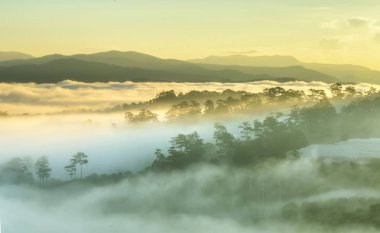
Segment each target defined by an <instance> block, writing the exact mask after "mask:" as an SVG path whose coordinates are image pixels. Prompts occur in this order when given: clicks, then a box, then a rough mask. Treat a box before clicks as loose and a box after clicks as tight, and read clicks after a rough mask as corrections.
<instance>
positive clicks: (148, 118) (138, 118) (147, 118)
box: [125, 109, 158, 123]
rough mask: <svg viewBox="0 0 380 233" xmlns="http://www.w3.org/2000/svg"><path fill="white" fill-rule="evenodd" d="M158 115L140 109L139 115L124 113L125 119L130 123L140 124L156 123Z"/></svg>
mask: <svg viewBox="0 0 380 233" xmlns="http://www.w3.org/2000/svg"><path fill="white" fill-rule="evenodd" d="M157 117H158V115H157V114H156V113H153V112H152V111H150V110H147V109H141V110H140V111H139V113H137V114H133V113H131V112H126V113H125V119H126V120H128V121H129V122H131V123H141V122H157V121H158V119H157Z"/></svg>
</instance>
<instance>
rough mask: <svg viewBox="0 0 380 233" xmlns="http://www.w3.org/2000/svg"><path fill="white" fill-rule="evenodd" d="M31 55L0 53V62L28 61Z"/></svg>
mask: <svg viewBox="0 0 380 233" xmlns="http://www.w3.org/2000/svg"><path fill="white" fill-rule="evenodd" d="M30 58H33V56H32V55H29V54H25V53H20V52H0V61H9V60H16V59H17V60H18V59H30Z"/></svg>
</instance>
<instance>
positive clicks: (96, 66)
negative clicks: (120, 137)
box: [0, 58, 289, 83]
mask: <svg viewBox="0 0 380 233" xmlns="http://www.w3.org/2000/svg"><path fill="white" fill-rule="evenodd" d="M67 79H70V80H76V81H81V82H110V81H114V82H124V81H134V82H205V81H207V82H248V81H257V80H267V79H269V80H278V81H281V79H280V78H276V77H272V76H269V75H251V74H245V73H242V72H239V71H234V70H223V71H210V72H208V73H207V74H204V75H198V74H186V73H176V72H171V71H165V70H151V69H142V68H136V67H122V66H116V65H110V64H104V63H99V62H89V61H84V60H80V59H74V58H63V59H62V58H61V59H57V60H53V61H49V62H46V63H43V64H23V65H14V66H3V67H0V82H35V83H56V82H60V81H63V80H67ZM284 81H289V78H285V80H284Z"/></svg>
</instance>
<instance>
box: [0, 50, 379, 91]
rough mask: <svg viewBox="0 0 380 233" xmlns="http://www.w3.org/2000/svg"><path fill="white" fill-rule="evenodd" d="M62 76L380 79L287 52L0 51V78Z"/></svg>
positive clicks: (164, 79)
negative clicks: (174, 55) (192, 55)
mask: <svg viewBox="0 0 380 233" xmlns="http://www.w3.org/2000/svg"><path fill="white" fill-rule="evenodd" d="M2 54H3V55H2ZM6 54H8V56H6ZM2 57H3V58H4V59H1V58H2ZM7 57H8V58H7ZM67 79H70V80H76V81H81V82H110V81H115V82H124V81H134V82H148V81H149V82H249V81H258V80H274V81H280V82H285V81H295V80H300V81H307V82H310V81H321V82H329V83H332V82H352V83H360V82H368V83H374V84H380V71H376V70H371V69H369V68H366V67H363V66H356V65H332V64H319V63H304V62H301V61H299V60H298V59H296V58H294V57H291V56H255V57H253V56H242V55H234V56H225V57H216V56H212V57H207V58H204V59H197V60H189V61H182V60H176V59H161V58H158V57H154V56H151V55H147V54H143V53H138V52H133V51H130V52H120V51H109V52H101V53H94V54H76V55H71V56H64V55H59V54H53V55H48V56H43V57H36V58H35V57H32V56H29V55H26V54H22V53H0V82H35V83H56V82H60V81H63V80H67Z"/></svg>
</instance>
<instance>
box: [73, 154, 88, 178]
mask: <svg viewBox="0 0 380 233" xmlns="http://www.w3.org/2000/svg"><path fill="white" fill-rule="evenodd" d="M87 158H88V156H87V155H86V154H85V153H83V152H78V153H76V154H75V155H73V158H72V159H71V160H70V161H71V164H72V165H74V166H76V165H77V164H79V166H80V178H81V179H82V178H83V165H85V164H87V163H88V159H87ZM75 171H76V168H75ZM75 174H76V172H75Z"/></svg>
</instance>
